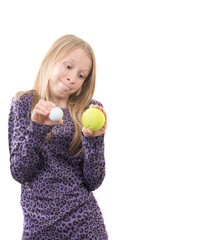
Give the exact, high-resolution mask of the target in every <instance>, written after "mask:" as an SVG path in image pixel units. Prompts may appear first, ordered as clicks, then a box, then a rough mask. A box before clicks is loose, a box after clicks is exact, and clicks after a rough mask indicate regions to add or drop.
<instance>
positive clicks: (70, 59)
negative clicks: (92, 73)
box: [64, 58, 89, 72]
mask: <svg viewBox="0 0 199 240" xmlns="http://www.w3.org/2000/svg"><path fill="white" fill-rule="evenodd" d="M68 60H69V61H71V62H75V60H73V59H72V58H67V60H64V62H67V61H68ZM82 71H87V72H89V69H87V68H86V69H82Z"/></svg>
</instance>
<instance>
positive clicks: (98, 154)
mask: <svg viewBox="0 0 199 240" xmlns="http://www.w3.org/2000/svg"><path fill="white" fill-rule="evenodd" d="M90 107H97V108H99V109H100V110H102V111H103V112H104V114H105V117H106V121H105V124H104V126H103V128H102V129H100V130H98V131H91V130H89V129H85V128H83V131H82V145H83V147H84V151H85V153H84V166H83V174H84V178H85V183H86V185H87V187H88V189H89V190H90V191H94V190H96V189H97V188H98V187H99V186H100V185H101V184H102V182H103V180H104V177H105V157H104V134H105V131H106V128H107V116H106V112H105V111H104V109H103V105H102V104H101V103H100V102H98V101H96V100H92V102H91V105H90ZM85 133H86V134H85ZM87 134H88V135H87Z"/></svg>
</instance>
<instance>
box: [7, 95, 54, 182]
mask: <svg viewBox="0 0 199 240" xmlns="http://www.w3.org/2000/svg"><path fill="white" fill-rule="evenodd" d="M30 108H31V101H30V97H28V96H27V95H23V96H22V97H20V98H19V99H17V100H15V99H14V98H13V99H12V102H11V108H10V113H9V120H8V140H9V153H10V170H11V174H12V177H13V178H14V179H15V180H16V181H18V182H20V183H22V184H23V183H24V182H27V181H31V180H32V179H33V178H34V176H35V175H36V173H37V165H38V163H39V157H40V150H41V148H42V145H43V144H44V143H45V137H46V134H47V133H48V132H50V131H51V129H52V126H46V125H42V124H38V123H36V122H33V121H32V120H27V117H28V110H30Z"/></svg>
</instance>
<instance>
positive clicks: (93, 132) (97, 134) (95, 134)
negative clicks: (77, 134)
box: [82, 104, 107, 137]
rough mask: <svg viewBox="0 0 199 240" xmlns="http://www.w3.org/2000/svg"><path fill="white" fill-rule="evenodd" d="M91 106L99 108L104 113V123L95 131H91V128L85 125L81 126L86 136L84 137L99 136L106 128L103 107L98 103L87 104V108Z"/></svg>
mask: <svg viewBox="0 0 199 240" xmlns="http://www.w3.org/2000/svg"><path fill="white" fill-rule="evenodd" d="M92 107H94V108H98V109H99V110H101V111H102V112H103V113H104V115H105V123H104V126H103V127H102V128H101V129H99V130H97V131H92V130H90V129H88V128H86V127H83V128H82V132H83V134H84V136H86V137H97V136H100V135H102V134H104V133H105V131H106V128H107V115H106V112H105V111H104V108H103V107H100V106H98V105H94V104H91V105H90V106H89V108H92Z"/></svg>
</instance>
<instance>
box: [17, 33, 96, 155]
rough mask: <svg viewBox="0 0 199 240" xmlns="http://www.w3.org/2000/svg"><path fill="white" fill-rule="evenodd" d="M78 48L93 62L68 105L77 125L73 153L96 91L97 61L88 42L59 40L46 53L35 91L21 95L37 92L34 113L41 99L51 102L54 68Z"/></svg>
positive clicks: (79, 140) (34, 100) (72, 39)
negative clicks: (51, 79)
mask: <svg viewBox="0 0 199 240" xmlns="http://www.w3.org/2000/svg"><path fill="white" fill-rule="evenodd" d="M77 48H81V49H83V50H84V51H85V52H86V53H87V55H88V57H89V58H90V60H91V62H92V68H91V71H90V73H89V75H88V77H87V79H86V80H85V81H84V83H83V85H82V87H81V89H79V90H78V91H77V92H76V93H74V94H72V95H70V97H69V99H68V103H67V105H68V109H69V112H70V115H71V118H72V120H73V122H74V125H75V134H74V137H73V139H72V141H71V143H70V147H69V150H70V151H71V152H72V153H77V149H78V147H79V146H80V144H81V129H82V122H81V116H82V114H83V112H84V111H85V109H86V108H87V107H88V105H89V103H90V102H91V99H92V97H93V94H94V90H95V82H96V61H95V55H94V52H93V50H92V48H91V46H90V45H89V44H88V43H87V42H85V41H84V40H82V39H81V38H79V37H77V36H75V35H70V34H67V35H64V36H62V37H60V38H59V39H57V40H56V41H55V42H54V43H53V44H52V46H51V48H50V49H49V50H48V52H47V53H46V55H45V57H44V59H43V61H42V63H41V66H40V68H39V72H38V74H37V77H36V79H35V82H34V85H33V89H32V90H29V91H25V92H23V93H22V94H21V95H20V96H22V95H24V94H26V93H27V92H30V91H33V90H34V91H35V94H34V96H33V100H32V108H31V110H32V111H33V109H34V107H35V105H36V104H37V103H38V101H39V100H40V99H44V100H45V101H49V99H50V89H49V79H50V76H51V73H52V71H53V68H54V66H55V65H56V64H57V63H58V62H59V61H61V60H62V59H63V58H64V57H66V56H67V55H68V54H69V53H70V52H72V51H74V50H75V49H77ZM47 139H48V140H49V139H50V133H49V134H48V135H47ZM82 150H83V148H82V149H81V150H80V151H79V152H78V154H79V153H80V152H81V151H82Z"/></svg>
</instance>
